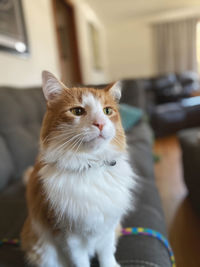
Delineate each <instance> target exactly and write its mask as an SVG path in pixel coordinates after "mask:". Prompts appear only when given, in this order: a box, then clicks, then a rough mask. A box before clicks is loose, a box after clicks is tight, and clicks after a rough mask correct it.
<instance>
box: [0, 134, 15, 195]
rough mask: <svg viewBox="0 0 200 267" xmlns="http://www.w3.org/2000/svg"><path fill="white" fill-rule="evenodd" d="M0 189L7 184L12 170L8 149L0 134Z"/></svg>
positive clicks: (12, 165)
mask: <svg viewBox="0 0 200 267" xmlns="http://www.w3.org/2000/svg"><path fill="white" fill-rule="evenodd" d="M0 159H1V160H0V191H1V190H2V189H3V188H4V187H5V186H6V185H7V183H8V182H9V180H10V178H11V175H12V173H13V170H14V164H13V161H12V157H11V155H10V152H9V149H8V147H7V146H6V143H5V141H4V139H3V137H2V136H0Z"/></svg>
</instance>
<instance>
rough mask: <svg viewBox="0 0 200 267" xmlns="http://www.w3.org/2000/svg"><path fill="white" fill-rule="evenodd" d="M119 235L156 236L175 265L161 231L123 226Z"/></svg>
mask: <svg viewBox="0 0 200 267" xmlns="http://www.w3.org/2000/svg"><path fill="white" fill-rule="evenodd" d="M121 235H124V236H126V235H144V236H152V237H155V238H157V239H158V240H159V241H161V243H162V244H163V245H164V246H165V247H166V248H167V251H168V253H169V256H170V260H171V263H172V267H176V264H175V258H174V254H173V251H172V249H171V247H170V244H169V242H168V240H167V239H166V238H165V237H164V236H163V235H162V234H161V233H159V232H157V231H155V230H152V229H149V228H142V227H133V228H123V229H122V230H121ZM1 245H15V246H19V245H20V240H19V239H6V238H4V239H1V240H0V246H1Z"/></svg>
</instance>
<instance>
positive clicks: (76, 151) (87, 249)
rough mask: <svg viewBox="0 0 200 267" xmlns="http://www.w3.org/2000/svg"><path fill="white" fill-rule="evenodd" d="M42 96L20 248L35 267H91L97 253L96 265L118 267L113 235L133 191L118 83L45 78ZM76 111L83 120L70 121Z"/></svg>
mask: <svg viewBox="0 0 200 267" xmlns="http://www.w3.org/2000/svg"><path fill="white" fill-rule="evenodd" d="M43 91H44V95H45V98H46V100H47V112H46V114H45V117H44V121H43V125H42V129H41V138H40V153H39V156H38V159H37V161H36V164H35V166H34V168H33V170H31V171H30V172H29V174H30V177H29V180H28V182H27V204H28V218H27V220H26V222H25V224H24V227H23V230H22V234H21V240H22V249H23V250H24V251H25V253H26V258H27V260H28V261H29V262H30V263H31V264H33V265H34V266H41V267H61V266H67V267H71V266H75V267H89V266H90V258H91V257H93V256H94V255H95V254H97V256H98V259H99V262H100V266H101V267H117V266H119V265H118V264H117V262H116V260H115V257H114V253H115V246H116V238H115V231H116V228H117V227H118V226H119V223H120V221H121V219H122V217H123V216H124V215H125V214H126V212H127V211H128V210H129V209H130V207H132V199H131V195H132V194H131V189H132V188H133V187H134V178H133V172H132V170H131V168H130V166H129V163H128V161H127V153H126V141H125V135H124V131H123V128H122V126H121V121H120V116H119V113H118V109H117V101H118V100H119V98H120V86H119V83H118V84H114V85H111V86H110V87H107V88H105V89H104V90H97V89H93V88H71V89H70V88H66V87H65V86H64V85H63V84H62V83H60V82H59V81H58V80H57V79H56V78H55V77H54V76H53V75H52V74H50V73H49V72H43ZM74 107H81V108H83V109H84V114H83V115H81V116H76V115H74V114H73V113H72V109H73V108H74ZM105 107H109V108H111V109H112V114H110V115H108V114H105V113H104V112H103V109H104V108H105ZM113 160H115V161H116V165H115V166H110V162H111V161H113ZM26 181H27V179H26Z"/></svg>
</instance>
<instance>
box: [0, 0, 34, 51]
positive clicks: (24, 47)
mask: <svg viewBox="0 0 200 267" xmlns="http://www.w3.org/2000/svg"><path fill="white" fill-rule="evenodd" d="M0 51H5V52H10V53H15V54H18V55H28V54H29V53H30V51H29V45H28V38H27V32H26V26H25V20H24V13H23V7H22V1H21V0H0Z"/></svg>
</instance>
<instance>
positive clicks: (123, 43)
mask: <svg viewBox="0 0 200 267" xmlns="http://www.w3.org/2000/svg"><path fill="white" fill-rule="evenodd" d="M107 37H108V57H109V72H110V80H118V79H121V78H134V77H143V76H151V75H153V74H154V73H155V64H154V56H153V36H152V29H151V27H150V25H149V24H147V23H146V22H142V21H126V22H124V23H120V24H117V25H114V26H113V27H110V28H109V29H108V32H107Z"/></svg>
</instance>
